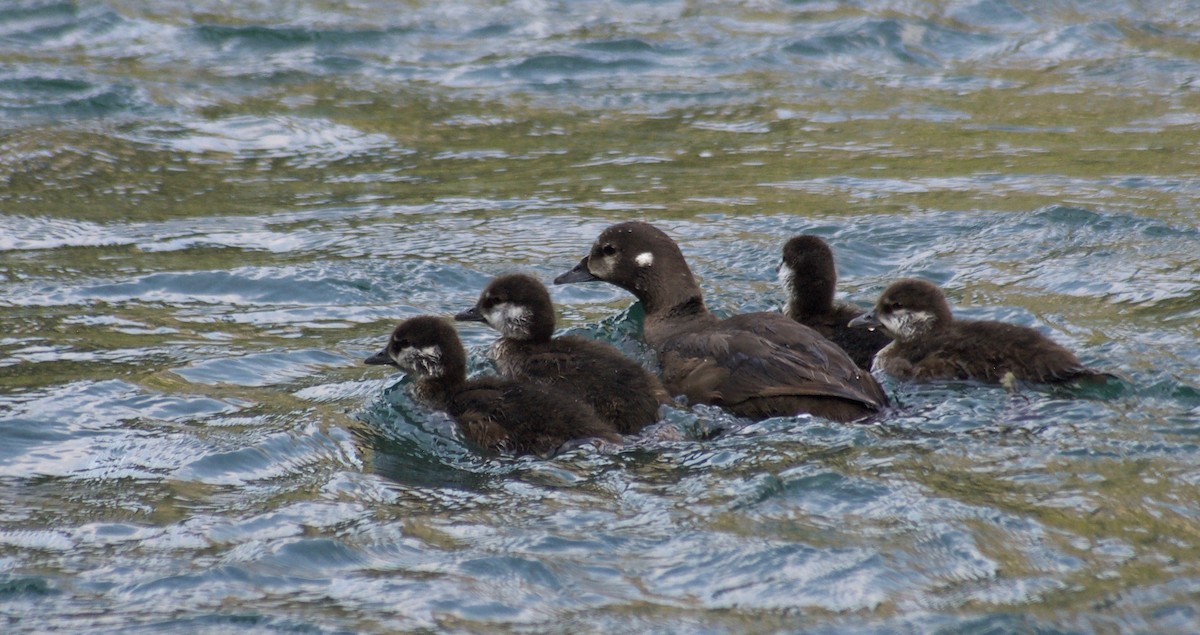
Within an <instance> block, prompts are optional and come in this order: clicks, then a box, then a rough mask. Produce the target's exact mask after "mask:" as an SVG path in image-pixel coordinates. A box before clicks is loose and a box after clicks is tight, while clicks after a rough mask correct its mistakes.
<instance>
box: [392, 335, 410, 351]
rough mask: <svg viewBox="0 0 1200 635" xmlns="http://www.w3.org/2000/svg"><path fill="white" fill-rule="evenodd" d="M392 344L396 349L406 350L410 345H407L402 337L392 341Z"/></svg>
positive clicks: (406, 341) (407, 342)
mask: <svg viewBox="0 0 1200 635" xmlns="http://www.w3.org/2000/svg"><path fill="white" fill-rule="evenodd" d="M392 343H393V344H395V345H396V348H408V347H409V346H411V345H412V344H411V343H409V341H408V340H406V339H404V338H403V337H401V338H399V339H394V340H392Z"/></svg>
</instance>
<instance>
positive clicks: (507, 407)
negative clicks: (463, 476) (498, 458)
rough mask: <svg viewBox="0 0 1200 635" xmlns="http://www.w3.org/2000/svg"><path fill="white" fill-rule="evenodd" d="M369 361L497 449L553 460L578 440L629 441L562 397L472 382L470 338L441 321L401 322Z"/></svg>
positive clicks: (494, 380)
mask: <svg viewBox="0 0 1200 635" xmlns="http://www.w3.org/2000/svg"><path fill="white" fill-rule="evenodd" d="M364 363H366V364H370V365H390V366H395V367H397V368H399V369H401V370H403V371H405V372H407V373H409V374H411V375H412V376H413V378H414V379H415V380H416V383H415V385H414V388H413V395H414V396H415V397H416V398H417V399H418V400H419V401H421V402H423V403H425V404H427V405H429V406H430V407H432V408H436V409H438V410H444V411H445V412H446V413H448V414H449V415H450V416H451V417H453V418H454V420H455V422H457V424H458V426H459V428H460V430H461V431H462V433H463V436H464V437H465V438H466V439H467V440H469V441H470V442H472V443H474V444H476V445H478V446H480V447H483V448H486V449H488V450H491V451H495V452H500V451H506V452H511V453H514V454H538V455H547V454H551V453H553V452H554V451H555V450H557V449H559V448H560V447H561V446H562V445H563V444H565V443H567V442H568V441H571V440H574V439H586V438H598V439H603V440H606V441H613V442H620V440H621V437H620V435H619V434H617V432H616V431H615V430H614V429H613V428H612V426H610V425H608V424H607V423H605V422H604V421H602V420H600V419H599V418H598V417H597V416H596V413H595V412H593V411H592V409H591V408H590V407H588V406H587V405H585V404H582V403H580V402H578V401H576V400H574V399H572V398H570V397H568V396H566V395H563V394H561V393H558V392H554V391H551V390H548V389H546V388H545V387H543V386H539V385H536V384H527V383H519V382H515V381H509V380H506V379H501V378H499V377H480V378H476V379H467V355H466V351H464V350H463V346H462V341H461V340H460V339H459V338H458V333H456V332H455V330H454V327H453V326H451V325H450V323H449V322H447V321H446V320H444V319H441V318H437V317H432V316H421V317H414V318H410V319H408V320H405V321H404V322H401V323H400V324H399V325H398V326H396V329H395V330H394V331H393V332H392V336H391V339H389V340H388V344H387V346H386V347H384V349H383V350H381V351H379V352H378V353H376V354H375V355H372V356H371V357H368V358H367V359H365V360H364Z"/></svg>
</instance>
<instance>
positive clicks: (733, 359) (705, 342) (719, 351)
mask: <svg viewBox="0 0 1200 635" xmlns="http://www.w3.org/2000/svg"><path fill="white" fill-rule="evenodd" d="M589 280H603V281H605V282H609V283H611V284H615V285H617V286H619V287H621V288H623V289H625V290H626V291H629V292H630V293H632V294H634V295H635V296H637V298H638V300H640V301H641V302H642V305H643V307H644V308H645V311H646V319H645V325H644V335H645V338H646V342H647V343H648V344H649V345H650V346H651V347H652V348H654V349H655V350H656V351H658V354H659V363H660V364H661V366H662V377H663V384H664V386H666V388H667V390H668V391H669V392H670V393H671V394H682V395H686V396H687V398H688V400H689V402H691V403H704V404H714V405H718V406H721V407H723V408H725V409H726V410H729V411H730V412H733V413H734V414H737V415H741V416H745V417H750V418H753V419H763V418H767V417H773V416H781V415H794V414H799V413H810V414H814V415H818V416H822V417H826V418H829V419H834V420H838V421H850V420H854V419H858V418H861V417H864V416H867V415H870V414H873V413H875V412H877V411H879V410H880V409H882V408H883V407H885V406H886V405H887V403H888V400H887V396H886V395H885V394H884V392H883V389H882V388H880V386H879V384H878V383H876V382H875V380H874V379H873V378H872V377H871V376H870V374H868V373H866V372H865V371H863V370H862V369H860V368H858V367H857V366H856V365H855V364H854V362H853V361H851V360H850V358H849V357H847V356H846V354H845V353H844V352H843V351H842V350H841V349H840V348H838V347H837V346H836V345H834V344H833V343H832V342H830V341H829V340H827V339H825V338H824V337H821V336H820V335H819V334H817V333H816V332H815V331H813V330H812V329H810V328H808V327H806V326H804V325H802V324H799V323H797V322H795V321H793V320H791V319H789V318H788V317H787V316H785V315H782V314H779V313H747V314H743V315H737V316H734V317H731V318H729V319H726V320H721V319H719V318H717V317H716V316H714V315H712V314H711V313H709V311H708V308H707V307H705V305H704V298H703V296H702V294H701V292H700V287H699V286H698V285H697V284H696V281H695V279H694V278H693V277H692V272H691V270H690V269H689V268H688V265H687V262H686V261H685V260H684V258H683V254H682V252H680V251H679V247H678V245H676V244H675V241H673V240H671V238H670V237H669V236H667V235H666V234H665V233H663V232H662V231H661V230H659V229H658V228H656V227H654V226H653V225H650V224H647V223H640V222H628V223H620V224H618V225H613V226H612V227H609V228H608V229H606V230H604V232H602V233H601V234H600V237H599V238H597V239H596V242H595V244H594V245H593V246H592V249H591V252H590V253H589V254H588V255H587V257H585V258H584V259H583V260H582V261H580V263H579V264H578V265H577V266H576V267H575V268H574V269H572V270H571V271H569V272H567V273H565V274H563V275H561V276H559V277H558V278H557V279H555V283H566V282H585V281H589Z"/></svg>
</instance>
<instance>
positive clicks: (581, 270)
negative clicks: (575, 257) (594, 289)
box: [554, 256, 600, 284]
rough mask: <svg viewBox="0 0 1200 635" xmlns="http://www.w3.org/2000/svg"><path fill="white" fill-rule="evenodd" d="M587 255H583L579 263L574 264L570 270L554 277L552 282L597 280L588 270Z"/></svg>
mask: <svg viewBox="0 0 1200 635" xmlns="http://www.w3.org/2000/svg"><path fill="white" fill-rule="evenodd" d="M587 263H588V257H587V256H584V257H583V259H582V260H580V261H579V264H577V265H575V267H574V268H572V269H571V270H570V271H568V272H566V273H564V274H562V275H560V276H559V277H557V278H555V279H554V284H570V283H572V282H593V281H596V280H599V279H600V278H597V277H596V276H593V275H592V272H590V271H588V266H587Z"/></svg>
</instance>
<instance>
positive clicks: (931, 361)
mask: <svg viewBox="0 0 1200 635" xmlns="http://www.w3.org/2000/svg"><path fill="white" fill-rule="evenodd" d="M852 324H853V325H854V326H875V327H882V328H884V329H886V330H887V331H888V333H889V334H891V335H892V337H893V338H894V339H893V341H892V343H891V344H889V345H888V346H886V347H884V348H883V350H881V351H879V353H878V354H877V355H876V356H875V368H876V369H879V370H883V371H884V372H886V373H888V374H889V375H892V376H894V377H897V378H899V379H974V380H978V381H983V382H988V383H995V384H1006V385H1008V384H1010V383H1011V382H1012V381H1014V380H1015V381H1025V382H1036V383H1057V382H1066V381H1072V380H1076V379H1084V378H1095V379H1104V378H1107V377H1110V375H1108V374H1107V373H1102V372H1100V371H1096V370H1092V369H1090V368H1087V367H1085V366H1084V365H1083V363H1082V362H1080V361H1079V358H1077V357H1076V356H1075V354H1074V353H1072V352H1071V351H1069V350H1067V349H1066V348H1064V347H1062V346H1060V345H1058V344H1056V343H1055V342H1054V341H1052V340H1051V339H1050V338H1048V337H1046V336H1045V335H1042V334H1041V333H1039V332H1038V331H1036V330H1034V329H1031V328H1028V327H1025V326H1017V325H1015V324H1006V323H1004V322H996V321H992V320H956V319H954V317H953V315H952V314H951V312H950V305H949V304H948V303H947V302H946V296H945V295H944V294H943V293H942V290H941V289H940V288H938V286H937V285H935V284H933V283H932V282H927V281H925V280H917V279H914V278H908V279H904V280H899V281H897V282H894V283H892V284H891V285H890V286H889V287H888V288H887V289H885V290H884V291H883V293H882V294H881V295H880V296H879V301H878V302H876V304H875V310H874V311H872V312H870V313H867V314H866V315H863V316H861V317H859V318H857V319H856V320H854V321H853V322H852Z"/></svg>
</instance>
